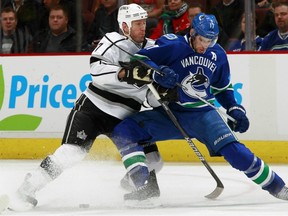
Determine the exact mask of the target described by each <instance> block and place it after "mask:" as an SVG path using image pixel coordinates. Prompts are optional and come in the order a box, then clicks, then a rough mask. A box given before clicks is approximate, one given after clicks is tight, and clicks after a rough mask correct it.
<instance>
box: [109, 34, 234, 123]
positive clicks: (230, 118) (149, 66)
mask: <svg viewBox="0 0 288 216" xmlns="http://www.w3.org/2000/svg"><path fill="white" fill-rule="evenodd" d="M104 37H105V38H106V39H107V40H108V41H109V42H110V43H111V44H112V45H114V46H116V47H117V48H118V49H120V50H121V51H123V52H125V53H126V54H128V55H130V56H131V57H134V55H133V54H131V53H130V52H128V51H126V50H125V49H123V48H121V47H120V46H118V45H117V44H116V43H114V42H113V41H112V40H111V39H110V38H109V37H108V36H107V35H106V34H105V35H104ZM134 60H135V61H138V62H139V63H140V64H142V65H144V66H146V67H148V68H151V69H152V70H154V71H155V72H156V73H158V74H160V75H163V73H162V72H161V71H159V70H158V69H156V68H154V67H152V66H151V65H149V64H147V63H146V62H144V61H142V60H141V59H138V58H135V59H134ZM176 85H177V86H178V87H180V88H183V89H185V90H187V88H186V87H185V86H183V85H182V84H180V83H177V84H176ZM193 96H195V97H197V98H198V99H199V100H201V101H202V102H204V103H205V104H207V105H208V106H210V107H212V108H213V109H215V110H217V111H218V112H219V113H221V114H222V115H223V116H225V117H226V118H228V119H229V120H231V121H232V122H234V123H235V124H236V123H237V121H236V120H235V119H234V118H233V117H231V116H230V115H228V114H227V113H225V112H223V111H222V110H220V109H219V108H217V107H216V106H213V105H212V104H211V103H209V102H208V101H207V100H205V99H203V98H202V97H200V96H199V95H197V94H193Z"/></svg>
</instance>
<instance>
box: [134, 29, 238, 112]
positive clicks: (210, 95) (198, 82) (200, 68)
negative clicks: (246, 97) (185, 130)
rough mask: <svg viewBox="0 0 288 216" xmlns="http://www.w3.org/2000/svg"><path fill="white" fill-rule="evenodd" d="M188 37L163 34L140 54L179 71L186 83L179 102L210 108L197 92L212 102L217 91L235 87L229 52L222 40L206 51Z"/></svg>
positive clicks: (181, 89)
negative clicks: (195, 46)
mask: <svg viewBox="0 0 288 216" xmlns="http://www.w3.org/2000/svg"><path fill="white" fill-rule="evenodd" d="M189 37H190V36H189V35H185V36H177V35H174V34H167V35H164V36H162V37H161V38H159V39H158V40H157V41H156V44H155V45H154V46H152V47H150V48H147V49H142V50H140V51H139V52H138V53H137V55H138V56H139V55H140V56H141V57H142V58H143V57H144V59H146V60H145V61H146V62H147V63H148V64H150V65H151V66H154V67H155V66H157V65H167V66H169V67H170V68H171V69H173V70H174V71H175V72H176V73H178V74H179V83H181V85H182V86H183V87H182V88H178V95H179V102H178V104H180V105H181V106H183V107H186V108H204V107H205V108H208V107H209V106H208V105H207V104H205V103H203V102H202V101H201V100H199V99H198V98H197V97H196V96H195V94H197V95H198V96H200V97H202V98H203V99H205V100H207V101H209V102H211V103H213V102H214V100H215V97H214V94H217V93H219V92H222V91H226V90H229V91H230V90H231V91H233V88H232V85H231V83H230V68H229V63H228V59H227V55H226V53H225V51H224V50H223V48H222V47H221V46H220V45H219V44H216V45H215V46H213V47H211V48H208V49H207V51H206V52H205V53H204V54H199V53H196V52H195V51H194V50H193V48H191V46H190V42H189V40H190V38H189ZM171 53H172V54H171ZM154 63H155V64H156V65H154Z"/></svg>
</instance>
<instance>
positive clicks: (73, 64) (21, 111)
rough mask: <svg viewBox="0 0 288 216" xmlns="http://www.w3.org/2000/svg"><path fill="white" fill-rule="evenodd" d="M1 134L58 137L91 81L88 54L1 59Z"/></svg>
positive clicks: (4, 135) (1, 135) (6, 135)
mask: <svg viewBox="0 0 288 216" xmlns="http://www.w3.org/2000/svg"><path fill="white" fill-rule="evenodd" d="M0 60H1V61H0V137H44V138H46V137H48V138H51V137H61V136H62V132H63V131H64V127H65V122H66V118H67V116H68V114H69V111H70V109H71V108H72V107H73V105H74V102H75V101H76V99H77V98H78V97H79V95H80V94H81V92H83V91H84V90H85V89H86V86H87V85H88V83H89V82H90V81H91V76H90V74H89V56H88V55H79V56H78V55H77V56H74V55H71V56H70V55H69V56H17V57H1V58H0Z"/></svg>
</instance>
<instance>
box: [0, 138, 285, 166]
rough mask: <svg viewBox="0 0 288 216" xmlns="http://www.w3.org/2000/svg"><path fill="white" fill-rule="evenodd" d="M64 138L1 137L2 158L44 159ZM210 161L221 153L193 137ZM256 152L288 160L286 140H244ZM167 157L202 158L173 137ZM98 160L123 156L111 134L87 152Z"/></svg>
mask: <svg viewBox="0 0 288 216" xmlns="http://www.w3.org/2000/svg"><path fill="white" fill-rule="evenodd" d="M60 142H61V139H40V138H37V139H29V138H22V139H16V138H15V139H11V138H9V139H8V138H7V139H6V138H2V139H0V159H41V158H44V157H46V156H47V155H48V154H52V153H53V152H54V151H55V150H56V149H57V148H58V146H59V145H60ZM193 142H195V144H196V146H197V148H198V149H199V151H200V152H201V153H202V154H203V156H204V157H205V158H206V160H207V161H211V162H223V161H224V160H223V158H221V157H210V156H209V154H208V151H207V149H206V148H205V146H204V145H203V144H201V143H199V142H198V141H194V140H193ZM243 143H244V144H245V145H246V146H247V147H248V148H250V149H251V150H252V151H253V152H254V153H255V154H256V155H257V156H259V157H260V158H262V159H263V160H264V161H266V162H270V163H288V148H287V142H284V141H283V142H282V141H243ZM158 147H159V150H160V152H161V155H162V157H163V159H164V161H167V162H199V159H198V157H197V156H196V155H195V153H194V152H193V150H192V148H191V147H190V146H189V145H188V143H187V142H186V141H184V140H183V141H182V140H181V141H179V140H172V141H165V142H158ZM87 157H88V158H89V159H95V160H120V155H119V153H118V152H117V149H116V147H115V146H114V144H113V143H112V142H111V141H110V140H109V139H108V138H100V139H99V138H98V139H97V140H96V141H95V143H94V144H93V147H92V149H91V151H90V152H89V154H88V156H87Z"/></svg>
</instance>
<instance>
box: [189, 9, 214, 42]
mask: <svg viewBox="0 0 288 216" xmlns="http://www.w3.org/2000/svg"><path fill="white" fill-rule="evenodd" d="M191 28H193V29H194V35H200V36H202V37H204V38H207V39H209V40H211V45H210V46H214V45H215V43H216V42H217V39H218V34H219V27H218V22H217V20H216V18H215V16H214V15H207V14H205V13H199V14H197V15H196V16H195V17H194V19H193V21H192V24H191Z"/></svg>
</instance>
